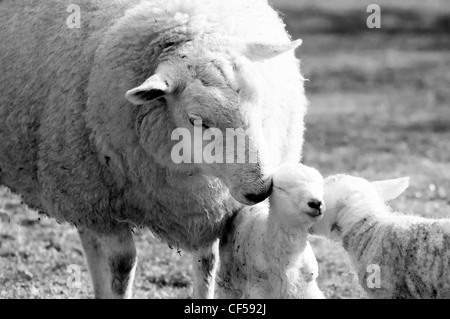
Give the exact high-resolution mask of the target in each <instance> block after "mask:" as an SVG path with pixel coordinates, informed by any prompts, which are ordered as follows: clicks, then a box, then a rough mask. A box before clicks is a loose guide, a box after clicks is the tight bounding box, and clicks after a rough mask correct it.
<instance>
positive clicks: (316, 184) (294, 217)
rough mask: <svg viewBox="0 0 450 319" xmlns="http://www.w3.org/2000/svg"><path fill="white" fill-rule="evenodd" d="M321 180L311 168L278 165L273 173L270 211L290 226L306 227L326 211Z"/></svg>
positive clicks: (299, 165)
mask: <svg viewBox="0 0 450 319" xmlns="http://www.w3.org/2000/svg"><path fill="white" fill-rule="evenodd" d="M323 196H324V180H323V177H322V175H321V174H320V173H319V172H318V171H317V170H316V169H314V168H311V167H308V166H306V165H303V164H300V163H286V164H283V165H281V166H280V167H279V168H278V169H277V170H276V171H275V172H274V174H273V192H272V194H271V196H270V198H269V201H270V214H276V216H277V218H278V219H279V220H280V221H281V222H282V223H283V224H285V225H289V226H290V227H309V226H310V225H311V224H312V223H314V222H316V221H318V220H319V219H320V218H321V217H322V215H323V212H324V210H325V205H324V199H323Z"/></svg>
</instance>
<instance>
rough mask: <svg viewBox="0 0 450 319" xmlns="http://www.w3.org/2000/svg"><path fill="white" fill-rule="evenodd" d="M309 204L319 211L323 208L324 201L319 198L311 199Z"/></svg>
mask: <svg viewBox="0 0 450 319" xmlns="http://www.w3.org/2000/svg"><path fill="white" fill-rule="evenodd" d="M308 206H309V207H311V208H313V209H317V210H318V211H319V212H320V211H321V210H322V202H321V201H320V200H317V199H314V200H311V201H309V202H308Z"/></svg>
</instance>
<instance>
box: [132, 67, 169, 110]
mask: <svg viewBox="0 0 450 319" xmlns="http://www.w3.org/2000/svg"><path fill="white" fill-rule="evenodd" d="M168 93H170V87H169V83H167V81H164V80H163V79H162V78H161V76H159V75H158V74H155V75H152V76H151V77H149V78H148V79H147V80H146V81H145V82H144V83H142V84H141V85H140V86H138V87H136V88H134V89H131V90H129V91H128V92H127V93H126V94H125V98H126V99H127V100H128V101H130V102H131V103H133V104H135V105H141V104H145V103H148V102H150V101H153V100H156V99H158V98H160V97H162V96H164V95H166V94H168Z"/></svg>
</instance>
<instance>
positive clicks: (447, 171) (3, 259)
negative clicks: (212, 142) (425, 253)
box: [0, 0, 450, 298]
mask: <svg viewBox="0 0 450 319" xmlns="http://www.w3.org/2000/svg"><path fill="white" fill-rule="evenodd" d="M274 2H275V4H276V6H277V8H279V9H280V10H281V11H282V12H283V13H284V14H285V20H286V22H287V25H288V28H289V29H290V31H291V33H292V35H293V37H294V38H298V37H301V38H303V40H304V45H303V46H302V47H301V48H300V49H299V51H298V55H299V57H300V58H301V59H302V68H303V71H304V74H305V76H306V78H308V79H309V81H308V82H307V84H306V87H307V93H308V96H309V98H310V101H311V106H310V109H309V114H308V117H307V136H306V144H305V147H304V160H305V162H306V163H307V164H309V165H312V166H315V167H317V168H319V170H321V172H322V173H324V174H325V175H326V174H329V173H335V172H349V173H352V174H356V175H360V176H363V177H366V178H368V179H382V178H390V177H399V176H411V177H412V185H411V187H410V189H409V190H408V191H407V192H406V194H405V195H404V196H403V197H401V198H400V199H398V200H396V201H395V202H394V203H392V204H393V206H394V207H395V208H398V209H401V210H405V211H409V212H411V213H416V214H420V215H424V216H432V217H446V216H447V215H448V213H449V212H450V209H449V208H450V91H449V90H448V88H449V87H450V54H449V53H450V36H449V34H450V15H449V14H450V13H449V11H450V7H448V5H446V1H428V2H427V1H419V0H410V1H408V2H406V1H402V2H401V3H399V4H395V5H393V4H392V5H391V4H390V1H378V2H377V3H379V4H380V5H381V9H382V16H381V19H382V20H381V22H382V28H381V29H377V30H376V29H373V30H370V29H367V27H366V26H365V19H366V17H367V15H368V14H367V13H366V6H367V4H368V3H366V2H367V1H360V0H358V1H356V0H345V1H331V0H327V1H323V2H322V1H321V2H320V5H319V4H315V3H314V2H313V1H297V0H295V1H294V0H278V1H274ZM316 2H317V1H316ZM406 3H407V4H406ZM1 210H3V211H4V213H3V214H2V213H0V298H50V297H61V298H67V297H73V298H78V297H81V298H86V297H91V296H92V287H91V283H90V281H89V275H88V272H87V268H86V266H85V262H84V257H83V253H82V250H81V245H80V242H79V239H78V237H77V233H76V231H75V230H74V229H73V228H71V227H69V226H67V225H57V224H56V223H55V222H54V221H52V220H48V219H42V220H39V219H38V216H37V215H36V214H35V213H33V212H30V211H27V210H26V208H24V207H23V206H22V205H20V201H19V200H18V199H17V198H14V197H12V196H11V195H10V194H8V193H6V192H4V191H0V211H1ZM10 219H12V220H10ZM8 221H9V223H8ZM136 240H137V246H138V250H139V258H140V262H139V266H138V271H137V278H136V281H135V297H138V298H186V297H189V295H190V290H191V283H192V278H191V268H190V265H189V263H190V258H189V255H188V254H186V253H183V252H182V253H181V255H179V254H178V253H177V252H176V250H170V249H169V248H168V247H167V246H166V245H165V244H163V243H161V242H159V241H158V240H157V239H155V238H153V236H152V235H151V234H150V233H148V232H145V233H140V234H137V235H136ZM312 244H313V248H314V250H315V252H316V255H317V259H318V261H319V264H320V268H321V274H320V277H319V285H320V287H321V288H322V289H323V290H324V291H325V293H326V295H327V297H329V298H363V297H364V293H363V292H362V291H361V289H360V287H359V286H358V284H357V283H355V282H354V280H353V277H352V275H351V273H352V271H351V269H350V268H349V267H348V266H347V262H348V259H347V257H346V255H345V253H344V251H343V250H342V249H341V248H339V247H337V246H336V245H334V244H332V243H330V242H327V241H323V240H318V239H313V240H312ZM74 270H75V273H74V272H73V271H74ZM78 270H79V274H80V281H81V283H82V284H81V287H73V285H70V284H69V285H68V284H67V282H68V281H69V283H70V282H71V281H72V280H73V278H76V276H77V275H78V272H77V271H78ZM74 276H75V277H74ZM69 287H72V288H69Z"/></svg>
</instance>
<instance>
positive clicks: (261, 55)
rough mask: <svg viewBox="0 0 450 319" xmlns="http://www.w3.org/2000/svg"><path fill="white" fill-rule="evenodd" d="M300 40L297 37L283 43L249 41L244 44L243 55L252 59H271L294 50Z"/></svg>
mask: <svg viewBox="0 0 450 319" xmlns="http://www.w3.org/2000/svg"><path fill="white" fill-rule="evenodd" d="M302 42H303V41H302V40H300V39H299V40H295V41H293V42H291V43H284V44H274V43H258V42H256V43H249V44H246V45H245V49H244V55H245V56H246V57H247V58H248V59H250V60H252V61H258V60H265V59H271V58H274V57H276V56H279V55H281V54H283V53H286V52H289V51H294V50H295V49H296V48H297V47H299V46H300V45H301V44H302Z"/></svg>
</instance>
